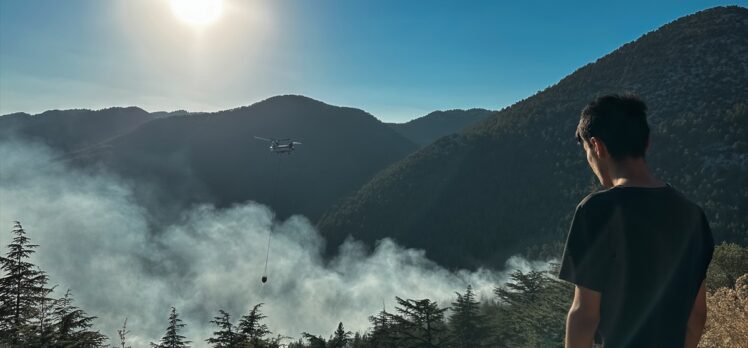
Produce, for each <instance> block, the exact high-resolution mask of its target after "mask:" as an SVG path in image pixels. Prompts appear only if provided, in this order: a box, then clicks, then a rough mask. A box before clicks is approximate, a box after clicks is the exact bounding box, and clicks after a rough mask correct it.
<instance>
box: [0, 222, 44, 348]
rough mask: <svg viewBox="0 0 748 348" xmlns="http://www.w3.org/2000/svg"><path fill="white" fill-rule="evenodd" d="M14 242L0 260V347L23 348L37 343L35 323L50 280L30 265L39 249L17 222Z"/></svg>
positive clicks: (14, 227) (14, 229)
mask: <svg viewBox="0 0 748 348" xmlns="http://www.w3.org/2000/svg"><path fill="white" fill-rule="evenodd" d="M11 233H12V235H13V239H12V241H11V243H10V244H8V251H7V252H6V254H5V256H2V257H0V269H2V271H3V275H2V278H0V345H2V344H5V345H8V346H11V347H22V346H25V345H29V344H32V343H33V342H34V341H36V338H35V337H34V336H35V333H36V330H35V328H34V327H33V325H34V322H33V321H34V320H35V319H36V318H38V317H39V310H40V307H41V303H42V302H43V299H46V296H47V295H48V294H49V292H50V291H49V289H48V288H47V287H46V284H47V276H46V274H45V273H44V272H42V271H40V270H38V269H36V268H35V266H34V265H33V264H32V263H31V262H29V261H28V259H29V258H30V257H31V254H33V253H34V252H35V251H34V249H35V248H36V247H37V246H38V245H35V244H31V240H30V238H29V237H27V236H26V231H24V229H23V227H22V226H21V223H20V222H18V221H16V222H15V225H14V226H13V230H12V232H11Z"/></svg>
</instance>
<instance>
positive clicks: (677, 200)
mask: <svg viewBox="0 0 748 348" xmlns="http://www.w3.org/2000/svg"><path fill="white" fill-rule="evenodd" d="M664 189H665V191H664V192H665V193H666V194H667V199H668V201H669V202H668V205H669V206H671V207H673V208H675V207H679V208H681V209H683V210H687V211H691V212H694V213H702V212H703V210H702V208H701V207H700V206H699V205H698V204H696V203H695V202H694V201H692V200H691V199H689V198H688V197H686V195H685V194H683V192H681V191H680V190H678V189H676V188H675V187H673V186H671V185H670V184H668V185H667V187H666V188H664ZM624 190H626V188H621V187H612V188H606V189H602V190H598V191H595V192H592V193H590V194H588V195H587V196H585V197H584V198H583V199H582V200H581V201H580V202H579V204H578V205H577V209H595V208H605V207H611V206H615V205H617V204H618V202H619V200H620V199H621V194H622V192H624ZM645 190H646V188H645Z"/></svg>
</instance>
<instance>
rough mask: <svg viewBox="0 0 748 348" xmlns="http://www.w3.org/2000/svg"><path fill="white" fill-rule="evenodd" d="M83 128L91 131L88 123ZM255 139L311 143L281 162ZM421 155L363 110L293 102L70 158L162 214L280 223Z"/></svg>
mask: <svg viewBox="0 0 748 348" xmlns="http://www.w3.org/2000/svg"><path fill="white" fill-rule="evenodd" d="M144 115H145V117H148V114H144ZM3 118H4V117H3ZM1 121H2V119H0V122H1ZM80 126H83V127H88V126H86V125H85V121H80V122H78V123H76V127H80ZM255 136H261V137H268V138H292V139H294V140H297V141H300V142H302V143H303V144H302V145H300V146H298V149H297V150H296V151H295V153H293V154H291V155H278V154H273V153H271V152H270V151H269V150H268V146H269V145H270V144H269V143H266V142H263V141H260V140H257V139H255V138H254V137H255ZM88 143H96V142H88ZM65 148H66V149H74V148H75V147H72V148H71V147H65ZM415 149H416V145H415V144H413V143H412V142H410V141H409V140H407V139H405V138H404V137H402V136H401V135H400V134H398V133H396V132H395V131H393V130H392V129H391V128H390V127H388V126H387V125H386V124H384V123H382V122H380V121H378V120H377V119H376V118H374V117H373V116H372V115H370V114H368V113H366V112H364V111H362V110H359V109H353V108H346V107H336V106H332V105H327V104H324V103H322V102H319V101H316V100H313V99H310V98H306V97H302V96H293V95H287V96H278V97H273V98H270V99H267V100H264V101H262V102H258V103H256V104H253V105H251V106H247V107H240V108H236V109H232V110H226V111H221V112H215V113H188V112H183V111H177V112H172V113H157V114H155V115H153V116H152V117H151V120H150V121H149V122H147V123H143V124H140V126H139V127H137V128H135V129H133V130H132V131H130V132H127V133H126V134H122V135H120V136H118V137H115V138H112V139H109V140H108V141H105V142H99V143H96V145H94V146H89V147H86V148H84V149H82V150H80V149H79V150H77V151H74V152H70V154H69V156H68V159H69V160H70V161H71V162H72V163H76V164H78V165H83V166H85V165H91V164H104V165H105V166H106V167H107V168H110V169H112V170H113V171H114V172H115V173H118V174H119V175H121V176H122V177H123V178H125V179H126V180H129V181H131V182H132V183H133V184H134V186H135V189H136V194H137V196H138V198H139V199H140V200H141V201H143V202H146V203H147V206H148V207H149V209H152V210H151V211H153V212H154V214H159V213H162V211H160V210H168V209H169V208H171V209H173V211H172V212H173V213H175V214H178V212H179V207H182V206H185V205H190V204H194V203H213V204H216V205H218V206H227V205H230V204H233V203H238V202H244V201H246V200H254V201H258V202H261V203H265V204H269V205H270V207H271V208H273V210H274V211H275V212H277V213H278V214H279V215H281V216H288V215H289V214H304V215H306V216H307V217H309V218H311V219H317V218H318V217H319V216H320V214H321V213H322V212H323V211H324V209H326V208H328V207H329V206H330V205H332V204H333V203H334V202H335V201H336V200H338V199H340V198H341V197H345V196H346V195H347V194H350V193H352V192H353V191H355V190H356V189H358V188H359V187H361V185H363V184H364V183H365V182H367V181H368V180H369V179H371V177H372V176H373V174H375V173H376V172H377V171H379V170H381V169H382V168H384V167H386V166H387V165H389V164H391V163H393V162H395V161H396V160H399V159H401V158H403V157H405V156H406V155H407V154H409V153H411V152H412V151H413V150H415ZM167 213H168V212H167Z"/></svg>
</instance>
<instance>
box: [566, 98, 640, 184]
mask: <svg viewBox="0 0 748 348" xmlns="http://www.w3.org/2000/svg"><path fill="white" fill-rule="evenodd" d="M576 137H577V141H579V143H581V144H582V146H584V150H585V153H586V154H587V162H588V163H589V164H590V167H591V168H592V171H593V172H594V173H595V175H596V176H597V177H598V179H599V180H600V183H601V184H602V185H603V186H612V183H611V182H610V175H611V170H614V169H615V167H617V166H619V165H621V164H622V163H623V162H627V161H629V160H643V159H644V153H645V152H646V150H647V146H648V144H649V125H647V106H646V105H645V104H644V102H643V101H642V100H641V99H639V98H637V97H635V96H632V95H617V94H612V95H606V96H603V97H599V98H597V99H595V100H594V101H593V102H591V103H589V104H588V105H587V106H586V107H585V108H584V109H583V110H582V115H581V117H580V119H579V125H578V126H577V131H576Z"/></svg>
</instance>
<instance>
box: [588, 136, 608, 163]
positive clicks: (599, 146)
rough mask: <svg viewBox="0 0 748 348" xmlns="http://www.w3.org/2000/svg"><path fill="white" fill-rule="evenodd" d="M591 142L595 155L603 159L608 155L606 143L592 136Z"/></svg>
mask: <svg viewBox="0 0 748 348" xmlns="http://www.w3.org/2000/svg"><path fill="white" fill-rule="evenodd" d="M590 144H591V145H592V151H594V152H595V157H597V158H599V159H602V158H604V157H605V156H607V155H608V149H607V148H605V143H603V142H602V141H600V139H598V138H596V137H592V138H590Z"/></svg>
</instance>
